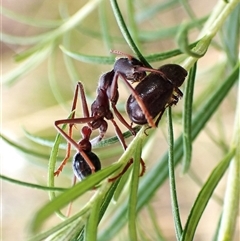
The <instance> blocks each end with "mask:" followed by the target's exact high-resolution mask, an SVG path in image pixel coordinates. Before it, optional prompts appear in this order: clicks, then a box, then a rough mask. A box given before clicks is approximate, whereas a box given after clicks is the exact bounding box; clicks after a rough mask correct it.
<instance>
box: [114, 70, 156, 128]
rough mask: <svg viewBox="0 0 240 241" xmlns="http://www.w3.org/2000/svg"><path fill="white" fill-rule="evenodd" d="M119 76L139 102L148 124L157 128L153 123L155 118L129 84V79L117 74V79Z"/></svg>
mask: <svg viewBox="0 0 240 241" xmlns="http://www.w3.org/2000/svg"><path fill="white" fill-rule="evenodd" d="M118 76H121V78H122V79H123V80H124V83H125V84H126V85H127V87H128V88H129V89H130V90H131V94H132V95H133V97H134V98H135V99H136V101H137V102H138V104H139V106H140V107H141V109H142V111H143V113H144V115H145V118H146V120H147V122H148V124H149V125H150V126H151V127H153V128H155V127H156V125H155V122H154V121H153V118H152V116H151V115H150V114H149V112H148V110H147V108H146V106H145V104H144V103H143V101H142V99H141V97H140V96H139V95H138V93H137V92H136V91H135V90H134V88H133V87H132V86H131V85H130V84H129V82H128V81H127V79H126V78H125V77H124V76H123V75H122V74H121V73H116V77H115V78H116V79H117V78H118ZM115 81H117V80H115Z"/></svg>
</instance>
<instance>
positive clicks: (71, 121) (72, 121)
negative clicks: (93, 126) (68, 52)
mask: <svg viewBox="0 0 240 241" xmlns="http://www.w3.org/2000/svg"><path fill="white" fill-rule="evenodd" d="M78 92H80V99H81V103H82V111H83V115H84V117H86V118H74V117H75V112H76V106H77V99H78ZM71 111H72V112H73V114H72V117H71V119H66V120H58V121H55V127H56V128H57V129H58V131H59V128H58V125H60V124H69V129H68V137H70V138H72V128H73V126H74V124H77V123H79V122H78V120H81V121H80V123H86V122H89V119H88V118H89V111H88V106H87V101H86V96H85V92H84V88H83V85H82V83H81V82H78V83H77V86H76V88H75V92H74V97H73V103H72V109H71ZM85 120H86V121H85ZM60 133H61V132H60ZM61 134H62V133H61ZM70 153H71V143H70V142H68V143H67V150H66V155H65V158H64V159H63V161H62V162H61V164H60V166H59V167H58V169H57V170H56V171H55V172H54V176H58V175H59V174H60V172H61V171H62V169H63V167H64V166H65V165H66V163H67V161H68V159H69V157H70Z"/></svg>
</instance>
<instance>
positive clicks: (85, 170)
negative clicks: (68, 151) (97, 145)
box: [72, 151, 101, 180]
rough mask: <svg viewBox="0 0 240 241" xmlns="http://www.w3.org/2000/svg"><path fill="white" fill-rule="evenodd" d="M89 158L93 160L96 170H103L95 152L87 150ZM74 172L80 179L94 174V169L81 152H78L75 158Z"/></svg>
mask: <svg viewBox="0 0 240 241" xmlns="http://www.w3.org/2000/svg"><path fill="white" fill-rule="evenodd" d="M85 153H86V155H87V156H88V158H89V160H91V162H92V164H93V166H94V167H95V172H97V171H99V170H101V162H100V160H99V158H98V156H97V155H96V154H94V153H93V152H91V151H90V152H85ZM72 167H73V172H74V174H75V176H76V177H77V178H78V179H79V180H83V179H85V178H86V177H87V176H89V175H91V174H92V170H91V168H90V167H89V165H88V164H87V162H86V161H85V159H84V158H83V157H82V155H81V154H80V153H77V154H76V155H75V156H74V158H73V164H72Z"/></svg>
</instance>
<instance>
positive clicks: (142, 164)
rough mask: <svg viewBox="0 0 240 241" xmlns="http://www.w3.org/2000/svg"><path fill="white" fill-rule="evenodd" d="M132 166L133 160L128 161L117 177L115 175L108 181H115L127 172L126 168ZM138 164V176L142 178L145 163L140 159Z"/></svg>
mask: <svg viewBox="0 0 240 241" xmlns="http://www.w3.org/2000/svg"><path fill="white" fill-rule="evenodd" d="M132 164H133V159H130V161H129V162H128V163H127V164H126V165H125V167H124V168H123V169H122V171H121V172H120V173H118V175H116V176H115V177H112V178H109V179H108V181H109V182H114V181H116V180H117V179H118V178H119V177H121V176H122V175H123V174H124V173H125V172H126V171H127V170H128V168H129V167H130V166H131V165H132ZM140 164H141V166H142V171H141V173H140V174H139V176H140V177H141V176H143V174H144V173H145V171H146V165H145V162H144V161H143V159H142V158H141V159H140Z"/></svg>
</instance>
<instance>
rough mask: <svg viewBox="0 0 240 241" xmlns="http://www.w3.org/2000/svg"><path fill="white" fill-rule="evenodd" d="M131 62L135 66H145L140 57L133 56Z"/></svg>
mask: <svg viewBox="0 0 240 241" xmlns="http://www.w3.org/2000/svg"><path fill="white" fill-rule="evenodd" d="M129 62H130V64H131V65H133V66H136V65H138V66H143V64H142V63H141V62H140V61H139V60H138V59H135V58H132V59H131V60H130V61H129Z"/></svg>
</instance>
